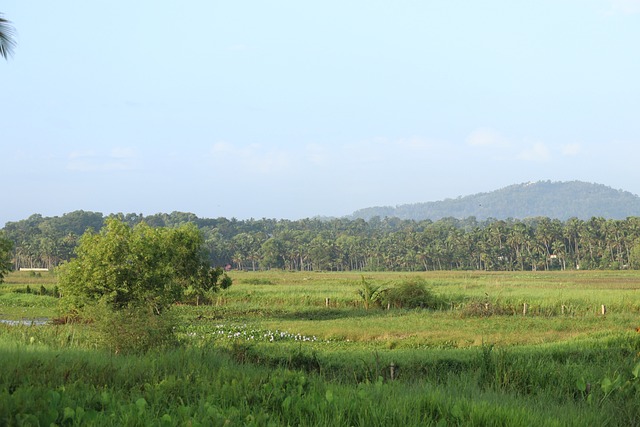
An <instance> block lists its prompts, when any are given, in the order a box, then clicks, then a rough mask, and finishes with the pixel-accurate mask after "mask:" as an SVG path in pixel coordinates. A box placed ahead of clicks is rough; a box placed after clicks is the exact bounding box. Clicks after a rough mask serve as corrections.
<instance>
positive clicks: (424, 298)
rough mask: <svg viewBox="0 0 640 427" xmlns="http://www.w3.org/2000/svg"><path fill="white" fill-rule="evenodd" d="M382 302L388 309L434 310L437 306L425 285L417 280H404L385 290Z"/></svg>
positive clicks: (422, 281)
mask: <svg viewBox="0 0 640 427" xmlns="http://www.w3.org/2000/svg"><path fill="white" fill-rule="evenodd" d="M382 300H383V303H384V304H386V305H387V306H388V307H394V308H435V307H436V306H437V305H438V301H437V298H436V297H435V295H434V294H433V292H431V290H430V289H428V288H427V283H426V282H425V281H424V280H422V279H419V278H411V279H407V280H404V281H403V282H401V283H400V284H399V285H396V286H394V287H392V288H389V289H387V290H386V291H385V292H384V296H383V298H382Z"/></svg>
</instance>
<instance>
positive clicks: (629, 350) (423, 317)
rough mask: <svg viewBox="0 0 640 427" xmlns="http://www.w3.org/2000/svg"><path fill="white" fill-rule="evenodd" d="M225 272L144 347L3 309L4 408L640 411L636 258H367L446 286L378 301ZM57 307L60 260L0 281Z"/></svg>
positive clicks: (285, 276)
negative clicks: (203, 302)
mask: <svg viewBox="0 0 640 427" xmlns="http://www.w3.org/2000/svg"><path fill="white" fill-rule="evenodd" d="M231 276H232V278H233V279H234V285H233V286H232V287H231V288H229V289H227V290H225V291H223V292H221V293H220V294H219V295H218V297H217V300H216V301H215V302H214V304H213V305H209V306H186V305H182V306H176V307H174V308H173V309H172V314H173V315H174V316H176V318H177V319H178V323H177V325H178V326H177V337H178V339H179V342H178V343H177V344H176V345H172V346H169V347H166V348H164V349H158V350H153V351H151V352H149V353H146V354H143V355H122V354H118V355H115V354H113V352H110V351H108V350H105V349H102V348H101V347H100V345H99V341H98V340H97V338H96V333H95V330H93V328H92V326H91V325H80V324H67V325H45V326H15V325H7V324H0V355H1V356H0V357H1V359H2V360H3V369H2V370H0V425H50V424H51V423H54V424H57V425H84V424H98V425H274V426H276V425H309V426H312V425H362V426H365V425H366V426H370V425H372V426H375V425H380V426H382V425H384V426H393V425H404V426H409V425H505V426H506V425H509V426H510V425H527V426H530V425H576V426H584V425H638V424H640V406H639V405H638V404H637V402H638V401H639V400H638V399H639V398H640V379H639V376H640V364H639V363H638V362H639V361H640V334H639V333H638V332H637V328H638V327H640V298H638V294H637V292H638V289H639V288H640V274H639V273H636V272H630V271H621V272H600V271H597V272H585V271H578V272H576V271H572V272H524V273H484V272H426V273H365V274H364V279H365V280H366V281H367V282H368V283H373V284H375V285H379V286H380V287H381V288H393V287H395V286H398V285H399V284H401V283H403V282H406V281H411V280H415V279H416V278H419V279H421V280H423V281H424V282H425V283H426V284H427V286H428V288H429V289H430V290H431V291H432V293H433V295H434V296H435V300H434V301H435V303H434V304H433V305H432V306H431V307H430V308H427V309H425V308H417V309H398V308H393V307H390V308H389V309H387V307H386V306H384V305H383V306H382V307H377V306H375V307H371V308H369V309H368V310H367V309H365V308H364V305H363V299H362V298H361V297H360V296H359V295H358V290H359V289H361V287H362V283H363V275H362V274H360V273H312V272H306V273H300V272H296V273H293V272H283V271H271V272H255V273H254V272H232V273H231ZM27 287H28V288H29V289H28V290H27ZM525 304H526V305H527V311H526V314H524V305H525ZM603 305H604V306H605V308H606V314H603V313H602V306H603ZM56 307H57V298H56V296H55V276H53V275H52V274H43V275H42V276H37V275H29V274H28V273H12V274H11V275H9V277H8V278H7V280H6V283H5V284H2V285H0V319H5V320H6V319H11V320H23V319H24V320H29V319H40V318H53V317H55V316H56V315H57V314H56V313H57V308H56Z"/></svg>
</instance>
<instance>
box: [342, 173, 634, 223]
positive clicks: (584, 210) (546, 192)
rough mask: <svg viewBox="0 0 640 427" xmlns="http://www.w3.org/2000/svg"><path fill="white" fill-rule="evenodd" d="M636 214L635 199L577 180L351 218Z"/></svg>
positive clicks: (357, 214) (564, 217) (364, 212)
mask: <svg viewBox="0 0 640 427" xmlns="http://www.w3.org/2000/svg"><path fill="white" fill-rule="evenodd" d="M639 215H640V197H638V196H636V195H634V194H631V193H629V192H627V191H622V190H614V189H612V188H611V187H607V186H605V185H601V184H590V183H586V182H581V181H571V182H550V181H539V182H535V183H526V184H517V185H511V186H509V187H505V188H502V189H500V190H496V191H492V192H489V193H479V194H474V195H471V196H465V197H458V198H456V199H447V200H442V201H437V202H426V203H414V204H406V205H400V206H396V207H390V206H383V207H372V208H365V209H360V210H358V211H356V212H354V213H353V215H352V216H351V217H352V218H363V219H369V218H373V217H375V216H380V217H385V216H390V217H398V218H401V219H413V220H416V221H421V220H423V219H431V220H434V221H435V220H438V219H440V218H446V217H454V218H459V219H462V218H468V217H471V216H474V217H476V218H478V219H480V220H484V219H487V218H496V219H508V218H517V219H524V218H534V217H540V216H545V217H549V218H554V219H560V220H563V221H564V220H567V219H569V218H573V217H575V218H580V219H585V220H586V219H589V218H591V217H603V218H611V219H624V218H627V217H629V216H639Z"/></svg>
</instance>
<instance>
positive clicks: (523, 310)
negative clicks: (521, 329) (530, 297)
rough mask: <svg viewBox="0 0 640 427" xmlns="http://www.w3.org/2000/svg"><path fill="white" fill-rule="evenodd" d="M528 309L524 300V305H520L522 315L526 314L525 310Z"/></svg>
mask: <svg viewBox="0 0 640 427" xmlns="http://www.w3.org/2000/svg"><path fill="white" fill-rule="evenodd" d="M528 309H529V304H527V303H526V302H525V303H524V306H522V315H523V316H526V315H527V310H528Z"/></svg>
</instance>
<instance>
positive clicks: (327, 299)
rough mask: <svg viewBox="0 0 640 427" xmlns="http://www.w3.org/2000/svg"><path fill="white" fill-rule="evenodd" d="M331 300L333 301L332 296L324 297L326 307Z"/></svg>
mask: <svg viewBox="0 0 640 427" xmlns="http://www.w3.org/2000/svg"><path fill="white" fill-rule="evenodd" d="M330 302H331V298H329V297H327V298H325V299H324V305H325V306H326V307H329V303H330Z"/></svg>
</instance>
